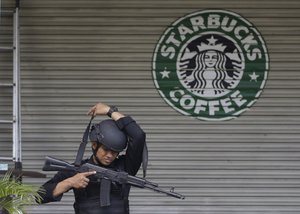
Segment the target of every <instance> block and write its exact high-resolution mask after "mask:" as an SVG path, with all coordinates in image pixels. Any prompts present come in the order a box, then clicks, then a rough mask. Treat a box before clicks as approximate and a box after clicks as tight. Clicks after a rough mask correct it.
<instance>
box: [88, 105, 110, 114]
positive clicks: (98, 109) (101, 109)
mask: <svg viewBox="0 0 300 214" xmlns="http://www.w3.org/2000/svg"><path fill="white" fill-rule="evenodd" d="M109 108H110V107H109V106H108V105H106V104H104V103H97V104H96V105H94V106H93V107H92V108H90V110H89V111H88V113H87V114H88V115H90V116H96V115H106V114H107V112H108V111H109Z"/></svg>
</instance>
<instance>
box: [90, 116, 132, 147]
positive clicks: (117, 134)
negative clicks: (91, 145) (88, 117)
mask: <svg viewBox="0 0 300 214" xmlns="http://www.w3.org/2000/svg"><path fill="white" fill-rule="evenodd" d="M89 137H90V141H92V142H97V143H101V144H103V145H104V146H106V147H107V148H108V149H110V150H112V151H115V152H121V151H123V150H124V149H125V148H126V145H127V137H126V135H125V133H124V132H122V131H121V130H120V129H119V128H118V126H117V124H116V123H115V121H114V120H111V119H108V120H103V121H102V122H100V123H99V124H94V125H93V126H92V128H91V131H90V133H89Z"/></svg>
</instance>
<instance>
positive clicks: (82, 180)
mask: <svg viewBox="0 0 300 214" xmlns="http://www.w3.org/2000/svg"><path fill="white" fill-rule="evenodd" d="M94 174H96V171H91V172H82V173H77V174H76V175H74V176H73V177H70V178H67V179H65V180H63V181H61V182H59V183H58V184H57V185H56V187H55V189H54V190H53V196H54V197H57V196H59V195H61V194H63V193H65V192H67V191H69V190H70V189H71V188H75V189H80V188H85V187H87V185H88V184H89V181H90V180H89V179H88V176H90V175H94Z"/></svg>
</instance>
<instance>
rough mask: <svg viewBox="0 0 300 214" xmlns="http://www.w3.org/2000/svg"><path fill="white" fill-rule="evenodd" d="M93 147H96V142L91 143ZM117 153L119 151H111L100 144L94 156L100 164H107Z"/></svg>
mask: <svg viewBox="0 0 300 214" xmlns="http://www.w3.org/2000/svg"><path fill="white" fill-rule="evenodd" d="M92 146H93V148H94V149H96V146H97V144H96V143H93V145H92ZM118 155H119V152H115V151H112V150H110V149H108V148H106V147H105V146H104V145H101V146H100V148H99V149H98V151H97V153H96V156H97V158H98V160H99V161H100V163H101V164H103V165H104V166H109V165H110V164H111V163H112V162H113V161H114V160H115V159H116V158H117V157H118Z"/></svg>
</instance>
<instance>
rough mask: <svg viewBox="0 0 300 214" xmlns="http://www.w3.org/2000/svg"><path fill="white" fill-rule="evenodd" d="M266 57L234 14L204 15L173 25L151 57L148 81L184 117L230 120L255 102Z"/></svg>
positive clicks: (261, 44)
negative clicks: (153, 84) (151, 80)
mask: <svg viewBox="0 0 300 214" xmlns="http://www.w3.org/2000/svg"><path fill="white" fill-rule="evenodd" d="M268 69H269V60H268V53H267V49H266V46H265V43H264V41H263V39H262V36H261V35H260V34H259V32H258V31H257V30H256V29H255V27H254V26H253V25H252V24H251V23H250V22H248V21H247V20H245V19H244V18H242V17H241V16H240V15H238V14H235V13H233V12H228V11H223V10H206V11H200V12H196V13H193V14H189V15H187V16H185V17H183V18H180V19H179V20H177V21H175V22H174V23H173V24H172V25H171V26H170V27H169V28H168V29H166V31H165V32H164V33H163V35H162V36H161V38H160V40H159V42H158V44H157V45H156V48H155V52H154V56H153V72H152V73H153V79H154V83H155V86H156V88H157V90H158V91H159V93H160V95H161V96H162V97H163V99H164V100H165V101H166V102H167V103H168V104H169V105H170V106H172V107H173V108H174V109H176V110H177V111H179V112H180V113H182V114H184V115H190V116H193V117H196V118H198V119H203V120H229V119H232V118H235V117H237V116H239V115H240V114H241V113H242V112H244V111H245V110H247V109H249V108H250V107H251V106H252V105H253V104H254V102H255V101H256V100H257V99H258V97H259V96H260V94H261V92H262V90H263V87H264V85H265V81H266V79H267V73H268Z"/></svg>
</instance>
